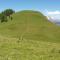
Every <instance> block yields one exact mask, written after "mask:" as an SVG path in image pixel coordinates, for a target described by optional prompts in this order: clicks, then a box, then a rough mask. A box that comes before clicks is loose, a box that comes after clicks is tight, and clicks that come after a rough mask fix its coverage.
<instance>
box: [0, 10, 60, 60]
mask: <svg viewBox="0 0 60 60" xmlns="http://www.w3.org/2000/svg"><path fill="white" fill-rule="evenodd" d="M0 60H60V27H59V26H56V25H55V24H53V23H51V22H49V21H48V20H47V18H46V17H45V16H44V15H43V14H41V13H40V12H37V11H28V10H25V11H21V12H17V13H15V14H13V20H12V21H11V20H9V21H8V22H7V23H0Z"/></svg>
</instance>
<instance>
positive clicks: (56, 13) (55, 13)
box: [47, 11, 60, 15]
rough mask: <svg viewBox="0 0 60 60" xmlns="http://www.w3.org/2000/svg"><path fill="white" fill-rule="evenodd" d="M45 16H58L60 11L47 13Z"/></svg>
mask: <svg viewBox="0 0 60 60" xmlns="http://www.w3.org/2000/svg"><path fill="white" fill-rule="evenodd" d="M47 14H48V15H58V14H60V11H48V12H47Z"/></svg>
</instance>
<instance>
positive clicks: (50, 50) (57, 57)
mask: <svg viewBox="0 0 60 60" xmlns="http://www.w3.org/2000/svg"><path fill="white" fill-rule="evenodd" d="M0 39H1V40H0V60H60V52H59V50H60V44H59V43H52V42H44V41H37V40H35V41H34V40H26V39H24V40H20V41H19V43H18V42H17V41H18V40H19V39H16V38H7V37H3V38H1V37H0Z"/></svg>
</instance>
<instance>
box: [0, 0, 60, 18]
mask: <svg viewBox="0 0 60 60" xmlns="http://www.w3.org/2000/svg"><path fill="white" fill-rule="evenodd" d="M7 8H12V9H14V10H15V11H19V10H38V11H41V12H42V13H44V14H45V15H49V16H53V17H56V18H57V17H58V16H59V15H60V0H1V1H0V11H3V10H4V9H7Z"/></svg>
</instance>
